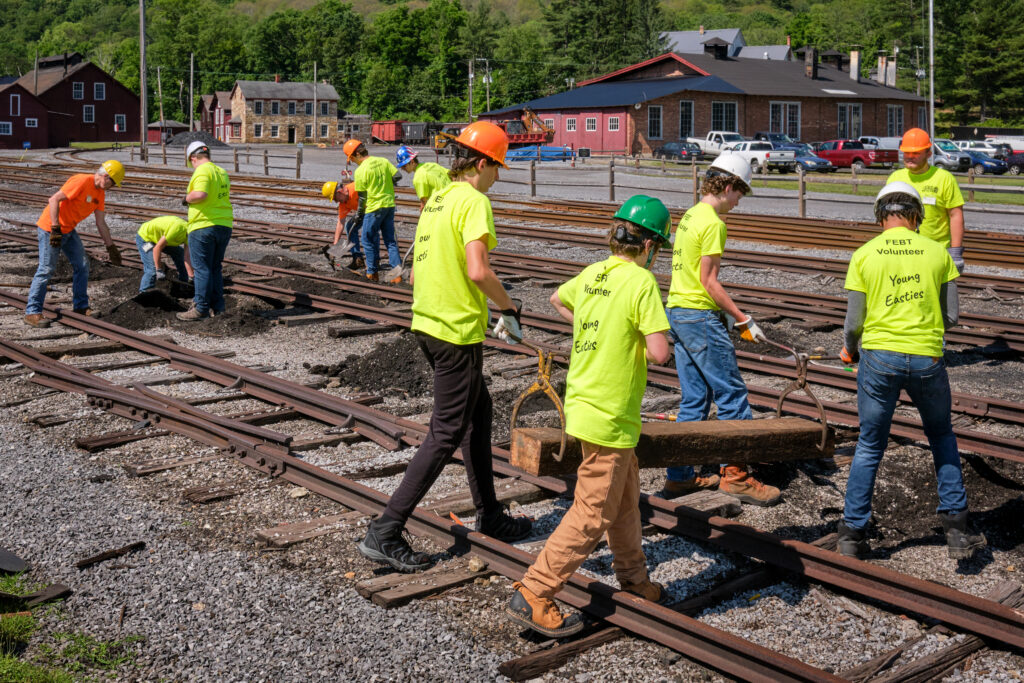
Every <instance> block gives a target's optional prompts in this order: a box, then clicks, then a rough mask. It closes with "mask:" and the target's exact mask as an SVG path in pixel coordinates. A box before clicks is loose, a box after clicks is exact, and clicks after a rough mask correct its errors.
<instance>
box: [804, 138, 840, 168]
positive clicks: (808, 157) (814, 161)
mask: <svg viewBox="0 0 1024 683" xmlns="http://www.w3.org/2000/svg"><path fill="white" fill-rule="evenodd" d="M794 147H796V149H795V150H794V152H793V153H794V154H796V163H797V165H798V166H800V168H802V169H804V172H805V173H810V172H811V171H813V172H815V173H833V172H834V171H836V170H837V169H836V167H835V166H833V165H832V162H831V161H829V160H828V159H822V158H821V157H819V156H818V155H817V154H815V153H814V150H812V149H811V146H810V145H807V144H802V143H797V144H796V145H794Z"/></svg>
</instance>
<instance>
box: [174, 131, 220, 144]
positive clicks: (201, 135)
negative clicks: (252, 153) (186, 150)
mask: <svg viewBox="0 0 1024 683" xmlns="http://www.w3.org/2000/svg"><path fill="white" fill-rule="evenodd" d="M196 140H198V141H199V142H202V143H205V144H206V146H207V147H229V145H227V144H225V143H223V142H221V141H220V140H218V139H217V138H215V137H213V136H212V135H210V134H209V133H207V132H206V131H205V130H196V131H191V132H186V133H178V134H177V135H175V136H174V137H173V138H171V139H170V141H168V143H167V146H168V147H187V146H188V145H189V143H192V142H195V141H196Z"/></svg>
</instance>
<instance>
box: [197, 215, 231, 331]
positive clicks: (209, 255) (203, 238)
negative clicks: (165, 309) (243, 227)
mask: <svg viewBox="0 0 1024 683" xmlns="http://www.w3.org/2000/svg"><path fill="white" fill-rule="evenodd" d="M230 240H231V228H225V227H224V226H223V225H211V226H210V227H208V228H199V229H198V230H193V231H192V232H190V233H189V234H188V250H189V253H190V254H191V256H192V271H193V272H194V273H195V283H196V293H195V297H194V298H193V300H192V302H193V304H194V305H195V307H196V310H197V311H199V312H200V313H204V314H205V313H209V312H210V311H211V310H212V311H213V312H214V313H223V312H224V276H223V274H222V273H221V266H222V264H223V262H224V252H225V251H227V249H228V242H229V241H230Z"/></svg>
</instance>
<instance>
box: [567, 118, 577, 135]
mask: <svg viewBox="0 0 1024 683" xmlns="http://www.w3.org/2000/svg"><path fill="white" fill-rule="evenodd" d="M565 132H566V133H575V132H576V117H575V116H569V117H566V119H565Z"/></svg>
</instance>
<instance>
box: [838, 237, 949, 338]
mask: <svg viewBox="0 0 1024 683" xmlns="http://www.w3.org/2000/svg"><path fill="white" fill-rule="evenodd" d="M959 275H960V274H959V272H958V271H957V269H956V266H955V265H953V259H952V258H950V256H949V253H947V252H946V249H945V247H943V246H942V245H941V244H939V243H938V242H936V241H935V240H931V239H928V238H927V237H925V236H923V235H919V234H917V233H915V232H913V231H912V230H909V229H907V228H890V229H888V230H885V231H883V232H882V234H881V235H879V236H878V237H875V238H874V239H872V240H871V241H870V242H868V243H867V244H865V245H863V246H862V247H861V248H860V249H858V250H857V251H855V252H854V253H853V258H851V259H850V267H849V269H848V270H847V272H846V283H845V284H844V285H843V286H844V287H845V288H846V289H851V290H853V291H856V292H864V296H865V299H866V310H865V315H864V333H863V335H862V336H861V342H860V345H861V348H864V349H871V350H875V351H895V352H898V353H910V354H914V355H917V356H933V357H938V356H941V355H942V334H943V332H944V331H945V326H944V325H943V323H942V304H941V302H940V300H939V297H940V295H941V292H942V285H943V283H946V282H949V281H950V280H953V279H955V278H957V277H959Z"/></svg>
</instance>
